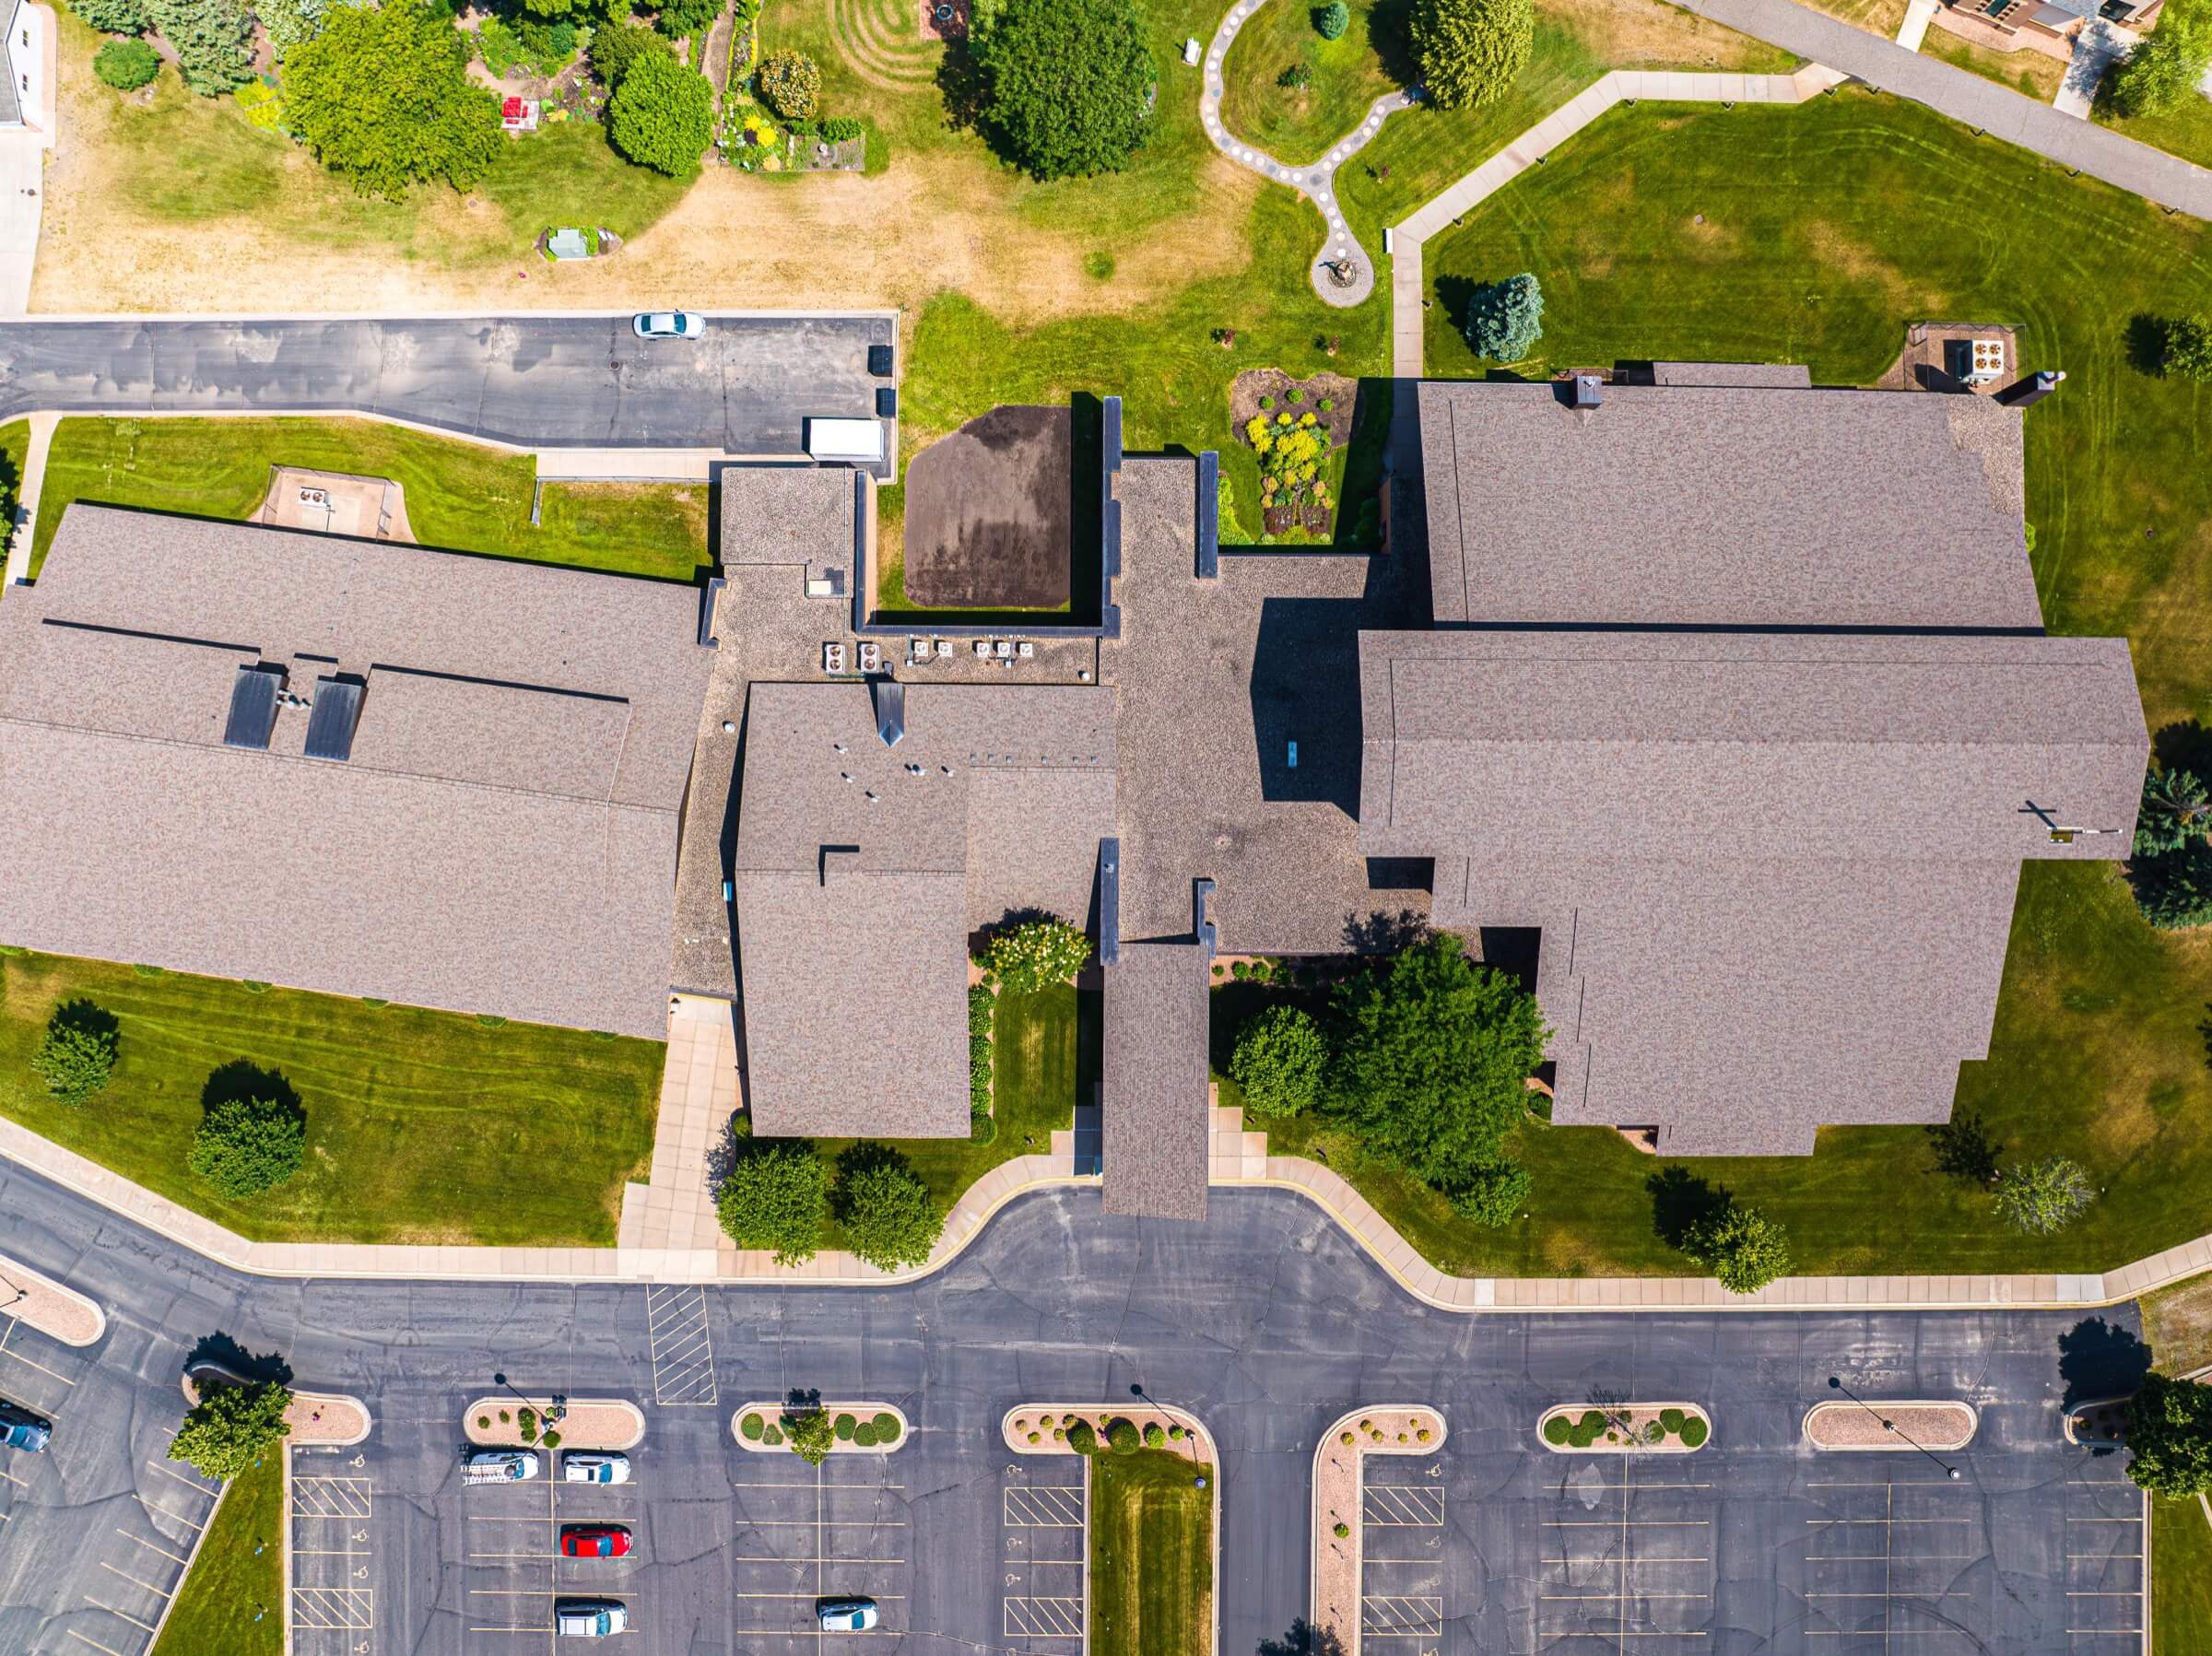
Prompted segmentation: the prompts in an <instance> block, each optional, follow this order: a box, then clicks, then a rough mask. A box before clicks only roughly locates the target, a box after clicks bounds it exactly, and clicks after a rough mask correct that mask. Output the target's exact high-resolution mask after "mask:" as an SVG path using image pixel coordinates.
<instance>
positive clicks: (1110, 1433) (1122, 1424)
mask: <svg viewBox="0 0 2212 1656" xmlns="http://www.w3.org/2000/svg"><path fill="white" fill-rule="evenodd" d="M1140 1441H1141V1439H1139V1438H1138V1436H1137V1431H1136V1422H1135V1421H1134V1420H1127V1419H1124V1418H1123V1417H1122V1416H1121V1415H1115V1416H1114V1417H1113V1418H1112V1420H1110V1421H1108V1422H1107V1423H1106V1447H1107V1448H1108V1449H1111V1450H1113V1452H1114V1453H1115V1454H1117V1455H1133V1454H1135V1453H1136V1450H1137V1447H1138V1444H1139V1443H1140Z"/></svg>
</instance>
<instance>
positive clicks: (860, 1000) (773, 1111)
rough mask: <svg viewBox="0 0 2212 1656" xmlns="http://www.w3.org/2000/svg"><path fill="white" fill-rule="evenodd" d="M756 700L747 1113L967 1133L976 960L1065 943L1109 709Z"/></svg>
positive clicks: (814, 690)
mask: <svg viewBox="0 0 2212 1656" xmlns="http://www.w3.org/2000/svg"><path fill="white" fill-rule="evenodd" d="M904 699H905V730H906V734H905V735H904V736H903V737H902V738H901V739H900V741H899V743H898V744H897V746H885V745H884V743H883V742H882V740H881V739H880V738H879V736H878V735H877V720H876V714H875V711H874V706H873V703H872V701H871V699H870V694H869V690H868V687H866V686H865V685H862V684H855V683H835V684H810V685H808V684H755V685H754V686H753V687H752V688H751V694H750V697H749V699H748V702H747V712H746V733H745V758H744V782H743V790H742V793H741V795H740V804H739V813H740V818H739V824H738V835H737V843H736V850H735V883H736V887H737V898H736V900H737V942H738V951H739V967H740V976H739V987H740V990H741V992H742V996H743V1006H744V1022H745V1034H746V1046H747V1081H748V1086H747V1097H748V1100H749V1103H750V1107H751V1109H752V1111H753V1119H754V1123H755V1127H756V1130H757V1131H759V1132H761V1133H768V1134H771V1135H773V1134H782V1135H790V1134H808V1133H819V1134H832V1135H857V1134H864V1133H865V1134H880V1135H886V1136H893V1137H900V1138H931V1137H947V1136H953V1135H957V1134H960V1133H966V1132H967V1131H968V1082H967V1073H968V1072H967V1064H966V1063H965V1057H966V1051H967V1034H966V1032H967V1017H966V1008H965V1001H964V997H965V995H966V992H967V983H968V978H967V959H968V950H967V943H968V937H969V934H970V932H971V930H973V929H976V928H978V927H981V926H982V925H984V924H988V923H991V922H995V921H997V920H999V919H1001V918H1003V917H1004V916H1005V915H1006V912H1007V911H1008V910H1027V909H1031V908H1036V909H1044V910H1050V911H1052V912H1054V913H1057V914H1059V915H1060V916H1061V917H1062V918H1064V919H1066V920H1069V921H1072V922H1076V923H1077V924H1081V923H1083V922H1084V920H1085V918H1086V915H1087V913H1088V909H1089V904H1090V894H1091V886H1092V882H1093V877H1094V873H1095V869H1096V864H1097V858H1098V845H1099V841H1100V840H1101V839H1103V838H1107V837H1110V836H1111V835H1112V832H1113V786H1114V766H1115V762H1116V753H1117V747H1116V738H1115V729H1114V704H1113V698H1112V695H1111V694H1109V693H1108V692H1105V691H1103V690H1100V689H1099V688H1097V687H1091V686H1077V685H947V684H909V685H907V686H905V687H904Z"/></svg>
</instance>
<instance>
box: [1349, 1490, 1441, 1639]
mask: <svg viewBox="0 0 2212 1656" xmlns="http://www.w3.org/2000/svg"><path fill="white" fill-rule="evenodd" d="M1443 1472H1444V1462H1443V1457H1442V1455H1441V1452H1440V1453H1439V1454H1436V1455H1432V1456H1430V1457H1427V1458H1425V1459H1406V1458H1404V1457H1401V1456H1395V1455H1370V1456H1368V1457H1367V1458H1366V1459H1365V1461H1364V1462H1362V1469H1361V1475H1360V1489H1359V1641H1360V1644H1361V1647H1362V1648H1363V1649H1367V1650H1376V1651H1383V1652H1391V1651H1400V1650H1427V1649H1429V1648H1430V1647H1431V1646H1433V1645H1434V1644H1435V1643H1436V1641H1437V1640H1438V1639H1440V1638H1442V1637H1443V1634H1444V1623H1445V1619H1446V1611H1445V1594H1444V1536H1445V1530H1444V1515H1445V1514H1444V1507H1445V1496H1444V1485H1443Z"/></svg>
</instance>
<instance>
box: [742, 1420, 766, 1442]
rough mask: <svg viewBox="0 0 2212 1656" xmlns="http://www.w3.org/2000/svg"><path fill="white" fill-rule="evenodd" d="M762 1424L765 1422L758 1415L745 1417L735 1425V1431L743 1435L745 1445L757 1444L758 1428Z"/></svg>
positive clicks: (758, 1437) (758, 1438) (758, 1439)
mask: <svg viewBox="0 0 2212 1656" xmlns="http://www.w3.org/2000/svg"><path fill="white" fill-rule="evenodd" d="M764 1424H765V1422H763V1421H762V1420H761V1418H760V1416H759V1415H747V1416H746V1417H745V1418H744V1419H743V1420H740V1421H739V1422H738V1423H737V1429H738V1430H739V1431H740V1432H742V1433H744V1434H745V1440H746V1441H747V1443H758V1442H759V1441H760V1428H761V1427H762V1426H763V1425H764Z"/></svg>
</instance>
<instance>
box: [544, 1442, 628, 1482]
mask: <svg viewBox="0 0 2212 1656" xmlns="http://www.w3.org/2000/svg"><path fill="white" fill-rule="evenodd" d="M560 1477H561V1482H563V1483H565V1484H627V1483H629V1456H628V1455H615V1454H601V1453H600V1452H599V1451H597V1450H571V1452H570V1453H568V1454H566V1455H563V1456H562V1457H561V1461H560Z"/></svg>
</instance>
